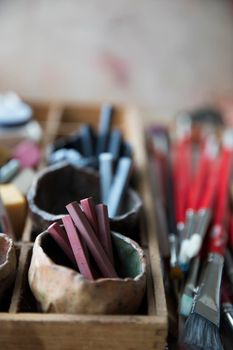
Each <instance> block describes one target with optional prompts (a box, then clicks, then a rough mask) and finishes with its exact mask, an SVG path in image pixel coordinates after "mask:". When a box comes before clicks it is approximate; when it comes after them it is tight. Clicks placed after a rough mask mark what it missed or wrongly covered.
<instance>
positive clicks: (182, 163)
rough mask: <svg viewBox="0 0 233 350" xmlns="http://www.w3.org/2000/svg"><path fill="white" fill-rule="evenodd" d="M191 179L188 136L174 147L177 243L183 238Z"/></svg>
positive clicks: (190, 154) (190, 156)
mask: <svg viewBox="0 0 233 350" xmlns="http://www.w3.org/2000/svg"><path fill="white" fill-rule="evenodd" d="M191 177H192V150H191V142H190V138H189V137H188V136H186V137H184V138H183V139H181V140H178V141H177V143H176V145H175V147H174V157H173V179H174V198H175V215H176V227H177V233H178V237H179V241H181V240H183V238H184V223H185V211H186V208H187V193H188V190H189V188H190V184H191Z"/></svg>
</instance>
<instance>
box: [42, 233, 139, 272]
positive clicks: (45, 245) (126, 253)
mask: <svg viewBox="0 0 233 350" xmlns="http://www.w3.org/2000/svg"><path fill="white" fill-rule="evenodd" d="M112 244H113V253H114V261H115V268H116V271H117V274H118V276H119V277H120V278H127V277H131V278H135V277H136V276H138V275H139V274H140V273H141V272H142V265H141V260H140V256H139V254H138V252H137V250H136V249H135V248H134V247H133V246H132V245H131V244H130V243H129V242H127V241H125V240H124V239H122V238H120V237H119V236H116V235H112ZM41 247H42V249H43V251H44V252H45V254H46V255H47V256H48V257H49V258H50V259H52V260H53V262H54V263H55V264H57V265H62V266H66V267H69V268H72V269H75V270H76V268H75V267H74V266H73V265H72V263H71V262H70V260H69V259H68V258H67V257H66V255H65V254H64V252H63V251H62V249H61V248H60V247H59V246H58V245H57V243H56V242H55V241H54V239H53V238H52V237H51V236H50V235H49V234H46V235H44V236H43V237H42V239H41ZM91 264H92V265H93V266H95V270H97V267H96V265H95V264H94V261H93V259H91ZM96 277H97V278H98V272H97V276H96Z"/></svg>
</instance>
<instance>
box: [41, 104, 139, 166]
mask: <svg viewBox="0 0 233 350" xmlns="http://www.w3.org/2000/svg"><path fill="white" fill-rule="evenodd" d="M113 119H114V108H113V107H112V106H111V105H107V104H106V105H103V106H102V109H101V113H100V121H99V127H98V130H94V129H93V127H92V126H90V125H89V124H82V125H81V126H80V127H79V129H78V131H76V132H74V133H73V134H72V135H70V136H68V137H67V138H65V139H64V138H61V139H58V140H57V141H56V142H55V143H54V144H52V145H50V146H49V147H48V151H47V161H48V163H49V164H54V163H57V162H60V161H67V162H70V163H72V164H74V165H77V166H89V167H92V168H95V169H98V167H99V161H98V158H99V156H100V155H101V154H102V153H109V154H110V155H111V157H112V159H113V162H114V164H117V162H118V160H119V159H120V158H121V157H129V158H132V148H131V146H130V144H128V143H127V142H125V141H124V139H123V134H122V132H121V131H120V130H119V129H112V124H113Z"/></svg>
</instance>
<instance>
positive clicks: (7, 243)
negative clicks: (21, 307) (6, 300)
mask: <svg viewBox="0 0 233 350" xmlns="http://www.w3.org/2000/svg"><path fill="white" fill-rule="evenodd" d="M16 266H17V260H16V253H15V248H14V243H13V240H12V239H11V238H10V237H9V236H8V235H6V234H4V233H0V301H1V299H2V298H3V296H4V294H5V292H6V291H7V290H8V289H9V288H10V287H11V285H12V283H13V282H14V279H15V274H16Z"/></svg>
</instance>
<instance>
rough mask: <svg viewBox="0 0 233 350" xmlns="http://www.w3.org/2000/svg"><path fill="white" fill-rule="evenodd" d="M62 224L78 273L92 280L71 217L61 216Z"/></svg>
mask: <svg viewBox="0 0 233 350" xmlns="http://www.w3.org/2000/svg"><path fill="white" fill-rule="evenodd" d="M62 222H63V224H64V226H65V229H66V233H67V236H68V239H69V241H70V245H71V248H72V250H73V253H74V257H75V260H76V263H77V265H78V268H79V271H80V272H81V274H82V275H83V276H84V277H85V278H87V279H88V280H93V279H94V277H93V274H92V271H91V268H90V266H89V264H88V259H87V257H86V255H85V252H84V249H83V246H82V243H81V240H80V238H79V235H78V232H77V230H76V228H75V226H74V224H73V221H72V219H71V217H70V216H69V215H65V216H63V218H62Z"/></svg>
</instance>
